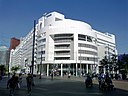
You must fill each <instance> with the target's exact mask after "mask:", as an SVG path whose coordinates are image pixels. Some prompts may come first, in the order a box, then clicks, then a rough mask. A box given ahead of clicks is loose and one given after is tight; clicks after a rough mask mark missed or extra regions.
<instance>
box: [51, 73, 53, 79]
mask: <svg viewBox="0 0 128 96" xmlns="http://www.w3.org/2000/svg"><path fill="white" fill-rule="evenodd" d="M53 78H54V72H52V73H51V79H52V80H53Z"/></svg>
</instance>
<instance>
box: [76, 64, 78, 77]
mask: <svg viewBox="0 0 128 96" xmlns="http://www.w3.org/2000/svg"><path fill="white" fill-rule="evenodd" d="M77 72H78V65H77V63H76V77H77V75H78V73H77Z"/></svg>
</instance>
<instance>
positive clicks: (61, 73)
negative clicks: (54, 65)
mask: <svg viewBox="0 0 128 96" xmlns="http://www.w3.org/2000/svg"><path fill="white" fill-rule="evenodd" d="M60 75H61V77H63V64H61V72H60Z"/></svg>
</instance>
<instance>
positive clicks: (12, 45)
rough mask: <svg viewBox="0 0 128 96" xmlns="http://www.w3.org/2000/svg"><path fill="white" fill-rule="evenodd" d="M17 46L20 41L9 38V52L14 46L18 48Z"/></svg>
mask: <svg viewBox="0 0 128 96" xmlns="http://www.w3.org/2000/svg"><path fill="white" fill-rule="evenodd" d="M19 44H20V39H17V38H15V37H13V38H11V40H10V48H9V50H11V49H15V48H16V46H18V45H19Z"/></svg>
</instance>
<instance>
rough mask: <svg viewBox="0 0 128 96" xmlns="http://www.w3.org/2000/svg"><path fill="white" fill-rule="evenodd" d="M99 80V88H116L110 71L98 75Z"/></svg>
mask: <svg viewBox="0 0 128 96" xmlns="http://www.w3.org/2000/svg"><path fill="white" fill-rule="evenodd" d="M98 82H99V88H100V89H101V90H106V89H107V90H113V88H114V85H113V82H112V79H111V77H110V75H109V74H108V73H106V75H105V74H103V73H100V74H99V76H98Z"/></svg>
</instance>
